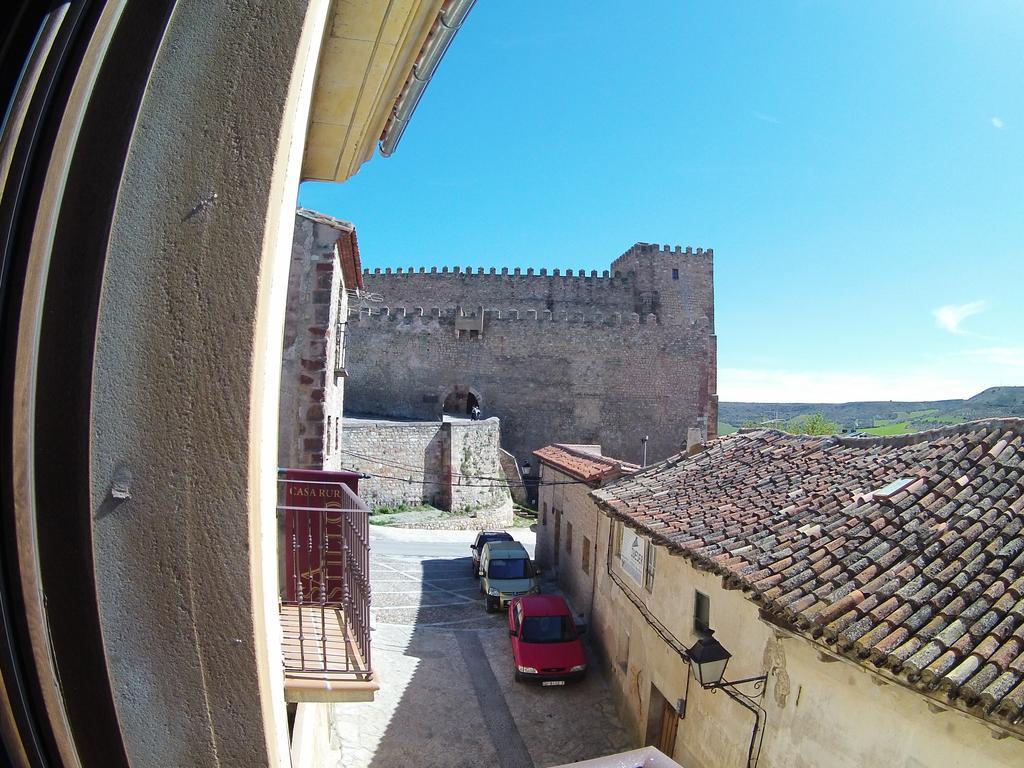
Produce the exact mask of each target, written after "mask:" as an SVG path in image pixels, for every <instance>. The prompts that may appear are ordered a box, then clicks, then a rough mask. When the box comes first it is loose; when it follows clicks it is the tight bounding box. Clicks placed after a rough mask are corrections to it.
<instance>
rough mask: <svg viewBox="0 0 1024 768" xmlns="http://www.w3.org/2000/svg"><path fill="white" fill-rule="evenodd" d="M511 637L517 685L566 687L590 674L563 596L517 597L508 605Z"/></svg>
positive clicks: (574, 624)
mask: <svg viewBox="0 0 1024 768" xmlns="http://www.w3.org/2000/svg"><path fill="white" fill-rule="evenodd" d="M508 634H509V637H511V638H512V660H513V663H514V664H515V669H516V671H515V677H516V681H517V682H522V681H524V680H539V681H540V682H541V684H542V685H565V681H566V680H579V679H580V678H582V677H583V676H584V675H586V674H587V656H586V654H585V653H584V652H583V643H581V642H580V637H579V631H578V630H577V628H576V623H575V621H574V620H573V616H572V612H571V611H570V610H569V606H568V605H567V604H566V602H565V598H563V597H562V596H561V595H530V596H528V597H517V598H515V599H514V600H512V601H511V602H509V604H508Z"/></svg>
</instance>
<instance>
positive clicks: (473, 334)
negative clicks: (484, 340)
mask: <svg viewBox="0 0 1024 768" xmlns="http://www.w3.org/2000/svg"><path fill="white" fill-rule="evenodd" d="M469 338H471V339H479V338H480V331H470V332H469Z"/></svg>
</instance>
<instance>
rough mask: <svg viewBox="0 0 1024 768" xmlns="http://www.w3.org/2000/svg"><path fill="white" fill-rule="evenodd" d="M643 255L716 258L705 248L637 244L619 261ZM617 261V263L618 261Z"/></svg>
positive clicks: (623, 254) (625, 252) (713, 253)
mask: <svg viewBox="0 0 1024 768" xmlns="http://www.w3.org/2000/svg"><path fill="white" fill-rule="evenodd" d="M642 253H671V254H677V255H679V256H710V257H714V255H715V251H714V249H712V248H708V249H707V250H705V249H704V248H694V247H692V246H689V245H688V246H686V248H685V249H684V248H683V246H681V245H661V244H659V243H635V244H634V245H632V246H631V247H630V248H629V249H628V250H626V251H624V252H623V253H622V255H621V256H619V259H621V258H624V257H626V256H637V255H639V254H642ZM619 259H616V260H615V261H618V260H619Z"/></svg>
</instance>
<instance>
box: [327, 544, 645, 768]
mask: <svg viewBox="0 0 1024 768" xmlns="http://www.w3.org/2000/svg"><path fill="white" fill-rule="evenodd" d="M512 533H513V535H515V536H516V538H517V539H519V540H521V541H523V543H524V545H525V546H527V548H528V549H529V550H530V551H531V552H532V550H533V534H532V533H531V532H530V531H529V530H526V529H516V530H513V531H512ZM472 538H473V533H472V532H465V531H463V532H456V531H409V530H401V529H390V528H389V529H374V530H373V532H372V535H371V547H372V549H371V584H372V587H373V619H374V632H373V663H374V666H375V667H376V668H377V670H378V673H379V674H380V677H381V690H380V692H378V694H377V699H376V701H374V702H373V703H369V704H338V705H334V707H333V711H332V715H333V717H332V719H333V722H334V738H333V739H332V749H333V754H334V755H335V757H336V761H337V764H338V765H344V766H346V767H347V768H363V767H364V766H367V767H372V768H390V767H391V766H395V767H396V768H398V767H401V768H407V767H408V766H417V767H419V766H422V767H423V768H428V767H429V766H439V767H440V766H445V767H447V766H466V767H467V768H469V767H470V766H472V767H473V768H479V766H499V767H500V768H535V767H536V768H542V767H543V766H551V765H560V764H562V763H569V762H574V761H576V760H583V759H586V758H590V757H595V756H597V755H604V754H608V753H611V752H617V751H620V750H622V749H627V748H629V747H630V746H631V745H630V743H629V740H628V737H627V735H626V733H625V731H623V729H622V728H621V727H620V726H619V725H618V723H617V718H616V715H615V712H614V707H613V705H612V702H611V698H610V693H609V691H608V686H607V684H606V683H605V681H604V679H603V678H602V676H601V675H600V674H598V673H597V670H596V669H593V670H592V674H590V675H588V677H587V678H586V679H585V680H583V681H582V682H581V683H579V684H576V685H569V686H565V687H564V688H541V687H539V686H536V685H524V684H521V683H516V682H514V680H513V669H512V656H511V650H510V646H509V640H508V634H507V632H506V629H505V623H504V617H503V616H502V615H500V614H488V613H486V612H485V611H484V606H483V599H482V597H481V595H480V591H479V586H478V582H477V580H476V579H474V578H473V576H472V568H471V566H470V559H469V545H470V543H471V542H472Z"/></svg>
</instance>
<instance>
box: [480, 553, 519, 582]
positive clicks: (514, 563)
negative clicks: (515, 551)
mask: <svg viewBox="0 0 1024 768" xmlns="http://www.w3.org/2000/svg"><path fill="white" fill-rule="evenodd" d="M529 564H530V561H529V560H527V559H526V558H523V557H517V558H512V559H509V558H495V559H493V560H491V562H490V564H489V565H488V566H487V575H488V576H489V577H491V578H492V579H526V578H529V576H530V567H529Z"/></svg>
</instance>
